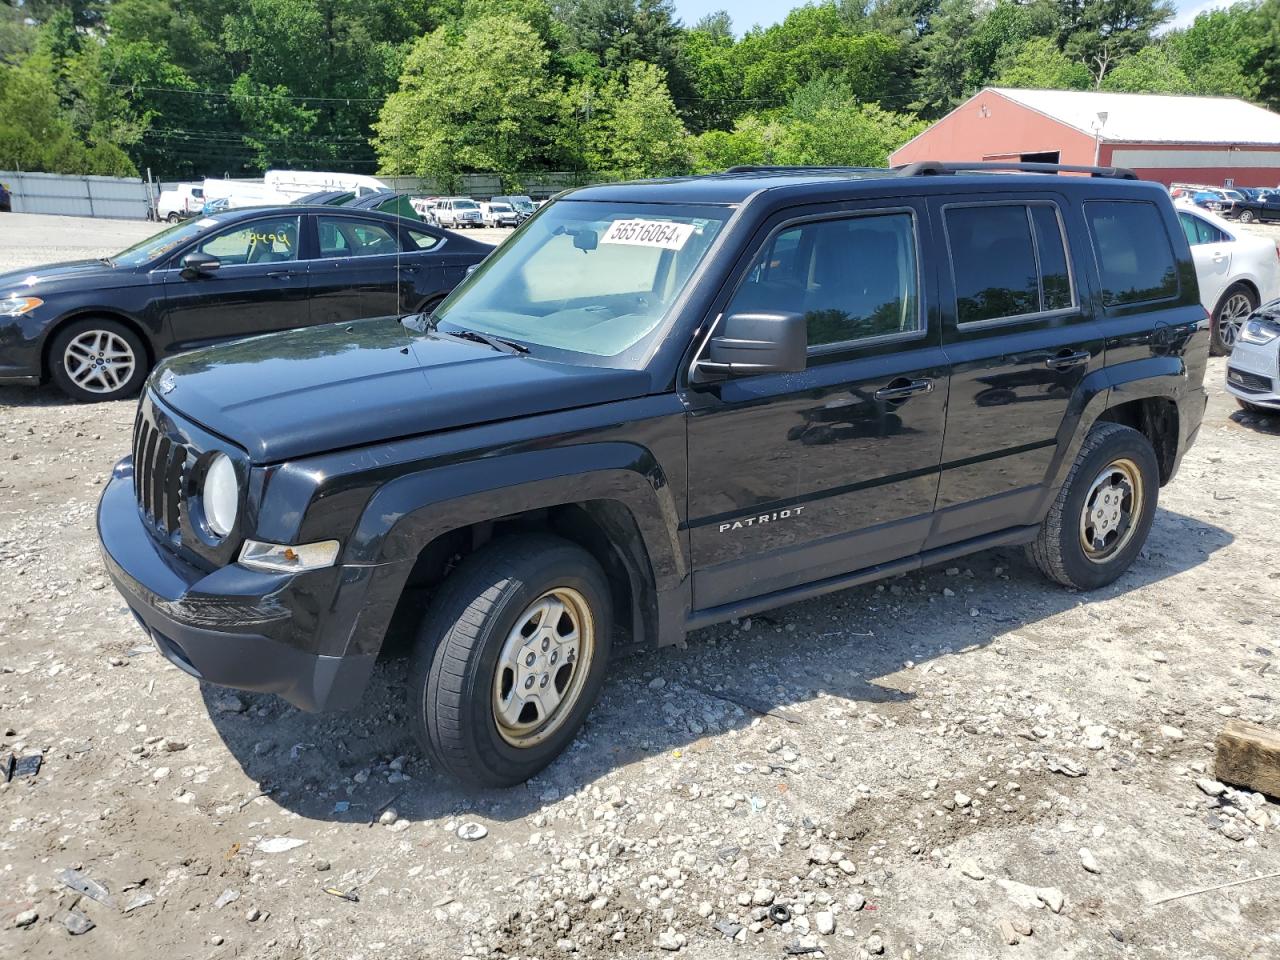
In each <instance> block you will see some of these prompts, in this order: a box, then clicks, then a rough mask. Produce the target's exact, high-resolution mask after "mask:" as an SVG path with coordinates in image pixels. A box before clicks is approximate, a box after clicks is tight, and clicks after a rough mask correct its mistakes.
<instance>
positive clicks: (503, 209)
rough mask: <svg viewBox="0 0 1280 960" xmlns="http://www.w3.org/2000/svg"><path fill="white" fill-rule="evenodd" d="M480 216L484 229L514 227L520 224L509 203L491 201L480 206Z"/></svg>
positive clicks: (518, 215)
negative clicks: (482, 219)
mask: <svg viewBox="0 0 1280 960" xmlns="http://www.w3.org/2000/svg"><path fill="white" fill-rule="evenodd" d="M480 215H481V216H482V217H483V218H484V225H485V226H486V227H514V226H517V225H518V224H519V223H520V214H519V213H518V212H517V211H516V208H515V207H513V206H512V205H511V204H509V203H502V202H500V201H497V200H491V201H489V202H488V203H482V204H480Z"/></svg>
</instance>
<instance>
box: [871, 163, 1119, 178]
mask: <svg viewBox="0 0 1280 960" xmlns="http://www.w3.org/2000/svg"><path fill="white" fill-rule="evenodd" d="M1004 170H1012V171H1015V172H1018V173H1087V174H1089V176H1091V177H1104V178H1106V179H1109V180H1137V179H1138V175H1137V174H1136V173H1134V172H1133V171H1132V170H1130V169H1128V168H1126V167H1083V166H1075V165H1072V164H1067V163H1015V162H1012V161H1004V160H981V161H978V160H975V161H966V162H961V163H941V162H939V161H937V160H920V161H917V162H916V163H907V164H903V165H902V166H900V167H894V168H893V172H894V173H896V174H897V175H898V176H900V177H930V176H937V175H939V174H945V173H998V172H1000V171H1004Z"/></svg>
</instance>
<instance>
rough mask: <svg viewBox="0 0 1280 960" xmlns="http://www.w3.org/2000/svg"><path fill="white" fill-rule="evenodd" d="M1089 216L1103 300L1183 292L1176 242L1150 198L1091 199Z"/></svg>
mask: <svg viewBox="0 0 1280 960" xmlns="http://www.w3.org/2000/svg"><path fill="white" fill-rule="evenodd" d="M1084 216H1085V220H1086V221H1087V223H1088V225H1089V237H1090V240H1091V241H1092V243H1093V252H1094V257H1095V258H1096V259H1097V262H1098V277H1099V279H1100V280H1101V282H1102V302H1103V303H1105V304H1106V305H1107V306H1109V307H1112V306H1119V305H1122V304H1127V303H1144V302H1146V301H1149V300H1165V299H1168V298H1170V297H1176V296H1177V295H1178V271H1177V264H1176V262H1175V260H1174V257H1173V245H1172V243H1170V241H1169V233H1168V231H1167V230H1166V229H1165V225H1164V217H1162V216H1161V215H1160V208H1159V207H1157V206H1156V205H1155V204H1154V203H1149V202H1147V201H1145V200H1087V201H1085V204H1084Z"/></svg>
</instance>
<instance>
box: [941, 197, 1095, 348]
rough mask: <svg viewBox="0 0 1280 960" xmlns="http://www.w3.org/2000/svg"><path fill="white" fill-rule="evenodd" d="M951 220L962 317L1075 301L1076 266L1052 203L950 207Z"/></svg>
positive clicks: (1018, 312)
mask: <svg viewBox="0 0 1280 960" xmlns="http://www.w3.org/2000/svg"><path fill="white" fill-rule="evenodd" d="M946 222H947V240H948V243H949V245H950V249H951V265H952V276H953V278H954V280H955V287H956V317H957V319H958V320H959V321H960V323H977V322H979V321H983V320H1007V319H1011V318H1014V317H1020V316H1026V315H1029V314H1037V313H1043V312H1045V311H1049V310H1061V309H1064V308H1067V307H1070V306H1071V305H1072V303H1073V298H1072V293H1071V272H1070V270H1069V268H1068V266H1067V252H1066V248H1065V245H1064V243H1063V238H1062V227H1061V225H1060V223H1059V220H1058V212H1057V207H1056V206H1054V205H1053V204H1050V203H1044V202H1036V203H1028V204H1021V203H987V204H975V205H972V206H957V207H950V208H948V209H947V211H946Z"/></svg>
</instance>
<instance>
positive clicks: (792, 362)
mask: <svg viewBox="0 0 1280 960" xmlns="http://www.w3.org/2000/svg"><path fill="white" fill-rule="evenodd" d="M808 351H809V332H808V329H807V326H806V324H805V319H804V314H800V313H731V314H729V316H727V317H725V318H724V320H723V321H722V322H721V323H720V329H719V331H718V332H717V334H716V335H715V336H714V337H712V338H711V341H710V343H708V344H707V353H706V356H705V357H703V358H702V359H701V360H699V361H698V371H699V372H701V373H708V374H718V375H729V376H742V375H751V374H757V373H799V372H800V371H801V370H803V369H804V368H805V365H806V362H807V360H808Z"/></svg>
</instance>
